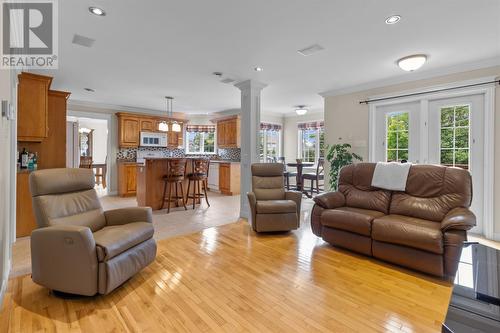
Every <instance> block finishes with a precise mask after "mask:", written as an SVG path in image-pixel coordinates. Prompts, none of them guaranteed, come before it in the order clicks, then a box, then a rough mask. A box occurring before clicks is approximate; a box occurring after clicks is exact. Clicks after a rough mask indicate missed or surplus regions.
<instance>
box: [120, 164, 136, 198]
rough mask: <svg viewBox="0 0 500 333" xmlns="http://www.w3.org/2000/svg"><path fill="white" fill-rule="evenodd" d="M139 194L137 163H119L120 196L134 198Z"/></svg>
mask: <svg viewBox="0 0 500 333" xmlns="http://www.w3.org/2000/svg"><path fill="white" fill-rule="evenodd" d="M136 192H137V163H135V162H118V195H119V196H121V197H128V196H134V195H135V194H136Z"/></svg>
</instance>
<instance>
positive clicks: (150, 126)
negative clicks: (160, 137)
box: [140, 119, 156, 132]
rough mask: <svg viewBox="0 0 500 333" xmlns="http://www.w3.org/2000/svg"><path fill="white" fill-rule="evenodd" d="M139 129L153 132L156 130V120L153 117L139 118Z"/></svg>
mask: <svg viewBox="0 0 500 333" xmlns="http://www.w3.org/2000/svg"><path fill="white" fill-rule="evenodd" d="M140 122H141V131H145V132H155V131H156V120H154V119H140Z"/></svg>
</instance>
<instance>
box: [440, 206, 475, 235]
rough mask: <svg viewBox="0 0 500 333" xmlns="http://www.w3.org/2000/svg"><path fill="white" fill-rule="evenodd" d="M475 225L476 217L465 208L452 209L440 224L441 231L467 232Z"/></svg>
mask: <svg viewBox="0 0 500 333" xmlns="http://www.w3.org/2000/svg"><path fill="white" fill-rule="evenodd" d="M475 225H476V215H474V213H472V212H471V211H470V210H468V209H467V208H462V207H459V208H453V209H452V210H450V211H449V212H448V214H446V216H445V217H444V219H443V221H442V222H441V231H446V230H450V229H455V230H469V229H471V228H472V227H474V226H475Z"/></svg>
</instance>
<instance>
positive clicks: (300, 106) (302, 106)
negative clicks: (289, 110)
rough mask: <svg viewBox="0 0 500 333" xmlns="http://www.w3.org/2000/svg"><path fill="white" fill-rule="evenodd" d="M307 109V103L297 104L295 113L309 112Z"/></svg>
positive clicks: (303, 113) (300, 114)
mask: <svg viewBox="0 0 500 333" xmlns="http://www.w3.org/2000/svg"><path fill="white" fill-rule="evenodd" d="M307 111H308V110H307V109H306V106H305V105H299V106H297V108H296V109H295V113H296V114H297V115H299V116H303V115H305V114H306V113H307Z"/></svg>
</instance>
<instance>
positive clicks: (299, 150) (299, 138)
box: [297, 119, 326, 169]
mask: <svg viewBox="0 0 500 333" xmlns="http://www.w3.org/2000/svg"><path fill="white" fill-rule="evenodd" d="M322 121H324V120H323V119H320V120H308V121H300V122H298V123H297V158H302V136H301V135H300V132H301V131H302V130H301V129H300V128H298V127H299V124H304V123H314V122H318V123H319V122H322ZM324 130H325V128H324V127H323V131H324ZM316 131H318V144H317V145H316V152H315V153H316V156H318V157H319V129H316ZM325 156H326V151H325ZM313 163H314V165H313V166H311V167H308V169H313V168H314V169H316V167H317V166H318V159H316V160H315V161H314V162H313Z"/></svg>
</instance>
